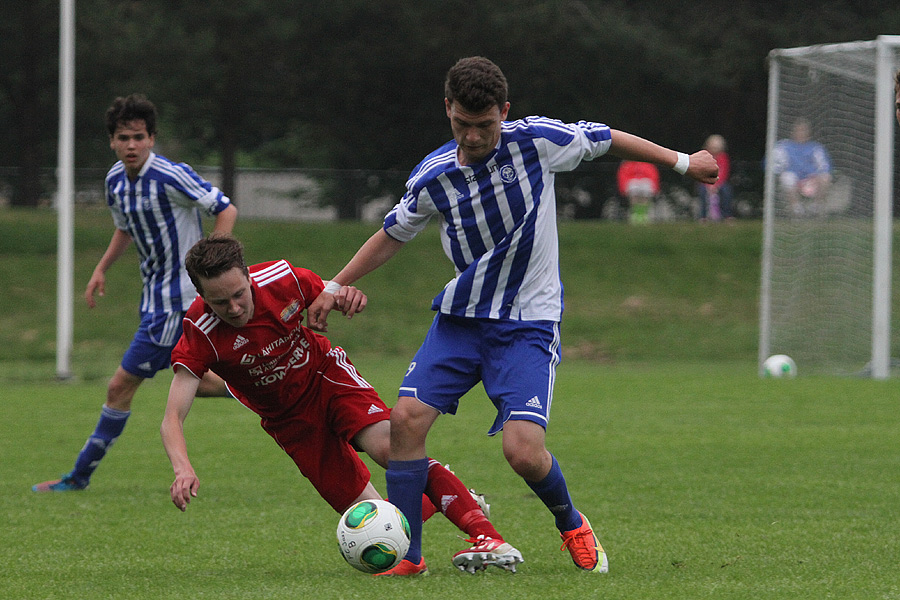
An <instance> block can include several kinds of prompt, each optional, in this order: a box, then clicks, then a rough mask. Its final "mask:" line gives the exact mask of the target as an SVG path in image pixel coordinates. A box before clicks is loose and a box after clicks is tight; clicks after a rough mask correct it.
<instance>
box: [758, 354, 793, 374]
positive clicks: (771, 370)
mask: <svg viewBox="0 0 900 600" xmlns="http://www.w3.org/2000/svg"><path fill="white" fill-rule="evenodd" d="M763 374H764V375H765V376H766V377H796V376H797V365H796V364H795V363H794V360H793V359H792V358H791V357H790V356H788V355H787V354H774V355H772V356H770V357H769V358H767V359H766V362H764V363H763Z"/></svg>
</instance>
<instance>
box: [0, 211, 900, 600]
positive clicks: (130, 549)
mask: <svg viewBox="0 0 900 600" xmlns="http://www.w3.org/2000/svg"><path fill="white" fill-rule="evenodd" d="M371 230H372V227H371V226H365V225H341V226H330V225H329V226H312V225H302V226H298V225H294V226H289V225H272V224H254V223H242V224H241V225H240V226H239V229H238V234H239V235H240V236H241V237H242V238H243V239H245V241H246V242H247V245H248V255H249V257H250V259H251V260H263V259H264V258H271V257H274V256H279V257H280V256H285V257H288V258H290V259H291V260H293V261H294V262H295V263H297V264H306V265H308V266H310V267H311V268H314V269H315V270H317V271H319V272H322V273H323V274H326V275H327V274H329V273H331V272H333V271H334V270H336V269H337V268H338V267H339V266H341V265H342V264H343V262H345V261H346V259H347V258H348V256H349V254H350V253H352V251H353V250H354V249H355V248H356V247H357V246H358V245H359V243H360V241H361V240H362V239H365V237H366V236H367V235H368V233H370V232H371ZM110 233H111V230H110V225H109V220H108V216H107V215H105V214H102V213H101V212H98V213H96V214H94V213H90V214H84V213H82V214H79V217H78V227H77V239H76V255H77V264H78V266H77V267H76V290H79V291H80V289H81V288H82V287H83V285H84V282H86V281H87V276H88V275H89V273H90V270H91V269H92V268H93V265H94V263H95V262H96V260H97V258H98V257H99V255H100V254H101V253H102V251H103V248H104V247H105V245H106V242H107V241H108V238H109V235H110ZM435 244H436V240H430V241H429V242H426V243H418V242H417V246H413V245H410V247H409V248H407V249H404V252H403V253H401V255H403V254H406V255H407V256H408V257H409V259H406V258H404V259H402V260H400V261H399V262H398V264H396V265H389V266H388V267H387V268H385V269H384V270H383V273H382V274H378V273H376V274H373V276H372V278H371V281H370V280H368V278H367V280H364V282H361V284H360V285H361V287H365V288H366V289H367V291H369V293H370V296H371V305H370V307H369V309H367V311H366V313H364V314H362V315H360V316H359V317H358V318H357V319H354V320H353V321H351V322H349V323H347V322H342V321H341V320H333V322H332V336H333V337H335V338H337V339H340V341H341V343H342V345H343V346H344V347H345V348H347V349H348V351H349V352H350V354H351V356H352V357H354V361H355V362H356V364H357V366H358V367H359V368H360V370H361V371H362V372H363V374H364V375H366V377H367V378H368V379H369V380H370V381H371V382H372V384H373V385H374V386H375V387H376V389H378V390H379V391H380V392H381V393H382V395H383V396H384V397H385V398H386V399H387V400H388V403H389V404H390V403H392V399H393V397H394V395H395V393H396V388H397V384H398V382H399V379H400V376H401V375H402V373H403V371H404V370H405V367H406V363H407V361H408V358H409V353H410V352H411V351H412V350H414V348H415V347H416V346H417V345H418V342H419V339H420V337H421V335H422V333H423V332H424V328H425V327H426V326H427V323H428V320H429V319H430V316H431V315H430V312H429V311H427V304H428V300H429V299H430V297H431V295H433V293H435V292H436V290H437V289H439V287H440V285H442V284H443V283H444V281H445V280H446V279H447V278H448V276H449V274H448V272H447V267H446V265H445V264H444V262H440V263H438V262H437V258H435V259H434V263H433V264H434V265H435V266H434V267H433V268H431V267H429V268H428V269H422V268H421V266H419V267H418V269H419V270H418V271H417V273H418V277H416V278H415V279H414V280H413V281H412V282H409V281H408V279H407V282H408V283H409V285H404V287H403V293H402V294H401V293H394V292H395V290H394V280H395V278H397V277H400V275H401V274H402V273H403V270H404V268H406V267H408V266H409V264H410V263H408V262H404V261H405V260H410V261H412V260H425V261H428V260H430V258H429V257H428V256H427V255H424V253H426V252H427V251H428V250H426V249H425V246H427V245H432V246H434V245H435ZM758 244H759V225H758V224H754V223H740V224H738V225H736V226H735V227H701V226H698V225H692V224H682V225H673V226H671V227H669V226H665V227H648V228H642V229H637V230H636V229H633V228H628V227H624V226H615V225H609V224H573V225H572V226H568V225H567V226H566V227H564V229H563V236H562V245H563V255H564V256H565V257H566V259H565V260H566V263H564V266H563V277H564V283H565V284H566V286H567V320H568V321H567V324H566V327H565V329H564V343H566V344H567V345H568V346H569V348H570V350H569V351H568V352H567V354H566V356H565V359H564V361H563V364H562V365H561V366H560V369H559V380H558V384H557V389H556V402H555V406H554V413H553V421H552V424H551V427H550V429H549V433H548V446H549V447H550V448H551V449H552V450H553V452H554V453H555V454H556V455H557V457H558V458H559V460H560V462H561V464H562V466H563V468H564V471H565V473H566V476H567V479H568V481H569V484H570V487H571V490H572V494H573V497H574V500H575V502H576V504H577V505H578V507H579V508H580V509H581V510H582V511H583V512H585V513H586V514H587V515H588V516H589V517H590V518H591V521H592V522H593V524H594V526H595V527H596V528H597V529H598V531H599V533H600V536H601V540H602V541H603V543H604V546H605V548H606V549H607V551H608V553H609V556H610V573H609V574H608V575H604V576H596V575H592V574H587V573H582V572H579V571H578V570H577V569H576V568H575V567H574V566H573V565H572V563H571V560H570V559H569V557H568V554H567V553H563V552H560V551H559V550H558V548H559V538H558V535H557V534H556V532H555V531H554V528H553V526H552V520H551V518H550V516H549V515H548V513H547V512H546V509H544V508H543V506H542V505H541V504H540V502H539V501H538V500H537V499H536V498H535V497H534V496H533V495H532V494H531V493H530V491H529V490H528V488H527V487H526V486H525V485H524V484H523V483H522V482H521V481H519V480H518V479H517V478H516V477H515V476H514V475H513V473H512V471H511V470H510V469H509V468H508V466H506V464H505V462H504V461H503V458H502V454H501V452H500V446H499V440H498V439H494V438H488V437H486V436H485V435H483V433H484V432H486V431H487V428H488V427H489V426H490V423H491V420H492V418H493V415H492V414H491V411H490V406H489V403H488V401H487V400H486V399H485V398H484V397H483V395H482V393H481V392H479V391H474V392H473V393H472V394H471V397H470V398H466V399H464V401H463V404H462V408H461V410H460V414H459V415H457V416H456V417H445V418H442V419H439V421H438V423H437V425H436V426H435V429H434V431H433V433H432V435H431V436H430V437H429V453H430V454H431V455H433V456H434V457H436V458H439V459H440V460H442V461H444V462H448V463H450V465H451V466H452V467H453V468H454V470H456V472H457V473H458V474H459V475H460V476H461V478H462V479H463V480H464V481H465V482H466V483H467V484H469V485H471V486H473V487H475V488H476V489H478V490H479V491H482V492H484V493H486V494H487V496H488V501H489V502H491V504H492V516H493V520H494V522H495V523H496V525H497V527H498V529H499V530H500V531H501V532H502V533H503V534H504V535H505V536H506V537H507V538H508V539H509V541H510V542H512V543H513V544H514V545H515V546H516V547H518V548H519V549H520V550H521V551H522V553H523V555H524V556H525V561H526V562H525V563H524V564H523V565H521V566H520V568H519V573H517V574H515V575H511V574H509V573H505V572H500V571H488V572H486V573H482V574H479V575H477V576H470V575H467V574H464V573H460V572H458V571H456V570H455V569H453V567H452V565H451V564H450V561H449V558H450V556H451V555H452V554H453V553H454V552H456V551H457V550H459V549H461V548H463V547H464V544H463V542H462V541H461V540H460V539H458V538H457V537H456V536H457V532H456V531H455V529H454V528H453V527H452V526H451V525H450V524H449V523H448V522H447V521H446V520H444V519H443V518H442V517H436V518H434V519H432V520H431V521H429V522H428V524H427V525H426V526H425V535H424V544H425V554H426V559H427V560H428V563H429V567H430V575H429V576H428V577H425V578H419V579H415V580H387V581H384V580H381V579H374V580H373V579H372V578H370V577H368V576H365V575H362V574H359V573H357V572H355V571H353V570H352V569H350V567H348V566H347V565H345V564H344V563H343V561H342V560H341V558H340V556H339V554H338V551H337V548H336V542H335V541H334V528H335V526H336V522H337V515H336V514H335V513H333V512H332V511H331V509H330V508H329V507H328V506H327V505H326V504H325V503H324V502H323V501H322V500H321V499H319V498H318V496H317V495H316V494H315V492H314V491H313V490H312V488H311V487H310V486H309V484H308V483H307V482H306V481H304V480H303V479H302V477H301V476H299V474H298V473H297V472H296V469H295V468H294V466H293V464H292V463H291V462H290V460H289V459H288V458H287V457H286V456H284V454H283V453H282V452H281V451H280V450H279V449H278V447H277V446H276V445H275V443H274V442H273V441H272V440H271V439H270V438H269V437H268V436H266V435H265V434H264V433H263V432H262V430H261V429H260V428H259V426H258V423H257V419H256V418H255V416H254V415H253V414H252V413H250V412H248V411H247V410H246V409H244V408H242V407H241V406H239V405H238V404H237V403H235V402H230V401H226V400H221V399H204V400H199V401H198V402H197V403H196V404H195V407H194V410H193V411H192V413H191V416H190V418H189V419H188V422H187V424H186V428H187V436H188V443H189V450H190V452H191V454H192V459H193V461H194V465H195V467H196V468H197V470H198V474H199V476H200V478H201V481H202V487H201V490H200V496H199V497H198V498H197V499H195V501H194V502H193V503H192V504H191V506H190V508H189V509H188V511H187V512H186V513H183V514H182V513H180V512H179V511H178V510H176V509H175V508H174V507H173V506H172V505H171V503H170V502H169V499H168V486H169V483H170V482H171V478H172V474H171V468H170V467H169V465H168V461H167V459H166V457H165V453H164V452H163V449H162V445H161V443H160V442H159V433H158V429H159V423H160V420H161V418H162V411H163V406H164V402H165V395H166V391H167V387H168V380H169V377H168V376H167V375H160V376H158V377H157V378H156V379H154V380H152V381H150V382H148V383H147V384H146V385H145V386H144V387H142V389H141V390H140V392H139V396H138V398H137V399H136V401H135V410H134V414H133V416H132V418H131V420H130V421H129V425H128V429H127V430H126V433H125V435H123V437H122V438H121V439H120V440H119V442H118V443H117V444H116V446H115V448H113V449H112V451H111V452H110V454H109V455H108V457H107V458H106V459H105V460H104V462H103V464H102V465H101V466H100V468H99V469H98V471H97V473H96V475H95V477H94V480H93V483H92V486H91V487H90V488H89V489H88V490H87V491H85V492H82V493H77V494H68V495H40V496H39V495H35V494H33V493H32V492H31V491H30V486H31V485H32V484H33V483H35V482H37V481H40V480H42V479H45V478H51V477H54V476H56V475H58V474H60V473H63V472H65V471H67V470H68V469H69V468H71V464H72V461H73V460H74V457H75V454H76V453H77V451H78V450H79V448H80V447H81V445H82V444H83V443H84V439H85V437H86V436H87V434H88V433H89V431H90V429H91V428H92V427H93V425H94V423H95V422H96V418H97V415H98V411H99V408H100V405H101V404H102V402H103V395H104V390H105V378H106V377H108V376H109V374H111V373H112V370H113V368H114V367H115V365H116V361H117V360H118V358H119V355H120V354H121V352H122V350H123V349H124V345H125V344H127V342H128V340H129V339H130V336H131V333H132V331H133V329H134V326H135V322H134V310H135V308H134V307H135V303H136V299H137V291H136V290H137V287H136V285H135V282H134V280H135V279H136V273H135V266H134V260H133V257H131V259H130V260H129V257H128V256H126V257H125V258H123V260H122V261H121V263H122V264H118V265H116V266H115V267H114V268H113V270H112V271H111V272H110V275H109V276H110V288H109V289H108V290H107V297H106V298H105V299H104V301H103V302H102V303H101V306H100V307H98V309H95V311H91V312H88V311H87V310H86V309H83V308H81V302H76V341H75V344H76V349H75V352H74V356H73V370H74V371H75V374H76V378H75V380H74V381H72V382H68V383H58V382H55V381H53V377H52V374H53V346H52V344H53V331H54V329H53V319H54V316H53V314H54V313H53V310H54V309H53V306H54V301H53V294H54V289H55V287H54V286H55V283H54V282H53V279H54V276H55V262H54V257H53V255H52V253H53V251H54V248H55V237H53V224H52V215H51V216H49V217H48V215H47V214H40V213H30V212H18V211H0V257H2V259H3V260H2V261H0V273H2V275H0V276H2V278H3V281H4V285H3V286H0V288H2V289H0V305H2V306H3V307H4V310H3V311H2V317H0V335H2V340H3V344H0V384H2V391H0V395H2V399H3V401H2V402H0V422H2V423H3V425H2V431H3V435H2V436H0V456H2V458H3V460H2V461H0V515H2V516H3V521H4V528H3V532H2V534H0V562H2V564H3V565H4V566H5V568H4V569H3V570H2V571H0V597H3V598H10V599H19V598H21V599H32V598H35V599H37V598H59V599H64V598H65V599H68V598H110V599H120V598H122V599H125V598H127V599H138V600H143V599H151V598H152V599H159V598H176V597H177V598H184V597H193V598H216V599H232V598H234V599H244V598H248V599H249V598H253V599H255V598H272V599H281V598H285V599H286V598H291V599H295V598H308V597H316V598H320V599H323V600H329V599H339V598H402V599H406V598H410V599H412V598H442V599H451V600H452V599H457V598H458V599H464V598H465V599H470V598H472V597H476V596H477V597H486V598H493V597H499V598H511V599H513V598H514V599H526V600H529V599H532V598H533V599H535V600H536V599H538V598H540V599H544V598H554V599H555V598H566V599H567V598H604V599H629V600H631V599H639V598H647V599H650V598H652V599H659V600H667V599H673V600H674V599H678V600H682V599H684V600H688V599H698V598H711V599H723V600H729V599H735V600H744V599H754V600H756V599H769V598H784V599H797V598H809V599H822V598H835V599H837V598H840V599H844V598H851V599H857V598H858V599H891V598H900V574H898V557H900V519H898V516H900V515H898V511H900V508H898V507H900V479H898V478H897V477H896V473H897V472H898V467H900V439H898V438H900V411H898V410H897V409H896V403H897V401H898V399H900V383H898V380H897V379H896V378H895V379H893V380H890V381H887V382H874V381H869V380H859V379H845V378H835V377H818V376H816V377H800V378H798V379H796V380H784V381H780V380H760V379H758V378H757V377H756V374H755V344H756V339H755V336H756V329H755V322H756V313H755V311H756V308H755V306H756V294H757V292H756V288H757V286H758ZM414 248H415V249H414ZM431 250H433V248H431ZM407 251H408V252H407ZM423 255H424V258H423ZM398 259H400V257H399V256H398ZM421 264H429V265H430V264H431V263H428V262H423V263H421ZM438 264H439V265H440V266H437V265H438ZM413 268H415V267H413ZM376 275H377V276H376ZM363 283H365V286H363ZM48 295H49V296H50V298H49V299H48V298H47V296H48ZM801 370H802V366H801ZM373 481H374V482H375V484H376V487H378V488H379V489H381V490H382V491H383V490H384V476H383V472H382V471H381V470H380V469H378V468H376V467H373Z"/></svg>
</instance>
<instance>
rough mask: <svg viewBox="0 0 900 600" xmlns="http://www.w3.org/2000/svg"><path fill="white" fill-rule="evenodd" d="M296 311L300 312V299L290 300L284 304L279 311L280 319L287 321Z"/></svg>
mask: <svg viewBox="0 0 900 600" xmlns="http://www.w3.org/2000/svg"><path fill="white" fill-rule="evenodd" d="M298 312H300V301H299V300H292V301H291V303H290V304H288V305H287V306H285V307H284V310H282V311H281V320H282V321H283V322H285V323H287V322H288V321H290V320H291V319H292V318H293V316H294V315H296V314H297V313H298Z"/></svg>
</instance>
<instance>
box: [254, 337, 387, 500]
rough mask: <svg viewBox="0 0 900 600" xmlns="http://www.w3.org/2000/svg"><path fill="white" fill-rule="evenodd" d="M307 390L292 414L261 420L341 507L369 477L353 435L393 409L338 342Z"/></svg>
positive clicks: (315, 483)
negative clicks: (360, 372)
mask: <svg viewBox="0 0 900 600" xmlns="http://www.w3.org/2000/svg"><path fill="white" fill-rule="evenodd" d="M304 396H305V397H304V398H301V399H300V401H299V402H298V403H297V409H296V410H294V411H293V412H292V413H291V414H290V415H287V416H286V417H281V418H278V419H271V418H263V419H262V422H261V424H262V427H263V429H265V430H266V432H268V434H269V435H271V436H272V437H273V438H274V439H275V441H276V442H278V445H279V446H281V448H282V449H283V450H284V451H285V452H287V454H288V456H290V457H291V458H292V459H293V460H294V463H296V465H297V467H298V468H299V469H300V472H301V473H303V475H304V476H305V477H306V478H307V479H309V481H310V482H311V483H312V484H313V486H315V488H316V490H317V491H318V492H319V494H320V495H321V496H322V497H323V498H324V499H325V501H326V502H328V504H330V505H331V507H332V508H334V509H335V510H336V511H338V512H340V511H342V510H344V509H345V508H347V507H348V506H350V504H351V503H352V502H353V501H354V500H356V498H357V497H359V495H360V494H361V493H362V491H363V489H364V488H365V487H366V484H367V483H369V478H370V475H369V469H367V468H366V465H365V463H363V461H362V460H361V459H360V458H359V455H358V454H357V451H356V449H354V447H353V446H352V445H351V443H350V440H352V439H353V438H354V436H356V434H357V433H359V432H360V431H361V430H362V429H363V428H365V427H367V426H369V425H372V424H374V423H378V422H379V421H387V420H389V419H390V415H391V411H390V409H389V408H388V407H387V406H386V405H385V403H384V402H382V400H381V398H379V397H378V394H377V393H376V392H375V390H374V388H372V386H371V385H369V383H368V382H367V381H366V380H365V379H363V378H362V376H361V375H360V374H359V373H358V372H357V370H356V367H354V366H353V364H352V363H351V362H350V361H349V359H348V358H347V355H346V353H345V352H344V350H343V349H342V348H339V347H336V348H332V349H331V351H330V352H328V354H327V355H326V357H325V361H323V363H322V367H321V368H320V369H319V371H318V373H317V374H316V378H315V381H314V382H313V384H312V385H311V386H310V387H309V389H308V390H307V393H306V394H304Z"/></svg>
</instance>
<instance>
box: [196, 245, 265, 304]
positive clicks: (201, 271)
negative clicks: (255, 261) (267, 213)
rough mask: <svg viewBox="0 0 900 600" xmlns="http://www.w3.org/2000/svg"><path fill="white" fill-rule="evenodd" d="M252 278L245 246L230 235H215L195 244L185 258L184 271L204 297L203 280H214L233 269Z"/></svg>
mask: <svg viewBox="0 0 900 600" xmlns="http://www.w3.org/2000/svg"><path fill="white" fill-rule="evenodd" d="M235 267H237V268H239V269H241V270H242V271H243V272H244V275H247V276H248V277H249V276H250V271H249V270H248V269H247V263H246V262H244V245H243V244H241V243H240V242H239V241H238V240H236V239H235V238H233V237H231V236H230V235H214V236H210V237H208V238H203V239H202V240H200V241H199V242H197V243H196V244H194V245H193V246H192V247H191V249H190V250H188V252H187V255H186V256H185V257H184V269H185V270H186V271H187V273H188V276H190V278H191V282H192V283H193V284H194V287H195V288H197V292H198V293H199V294H200V295H201V296H202V295H203V286H202V285H201V283H200V280H201V279H213V278H215V277H218V276H219V275H221V274H222V273H225V272H226V271H230V270H231V269H233V268H235Z"/></svg>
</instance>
